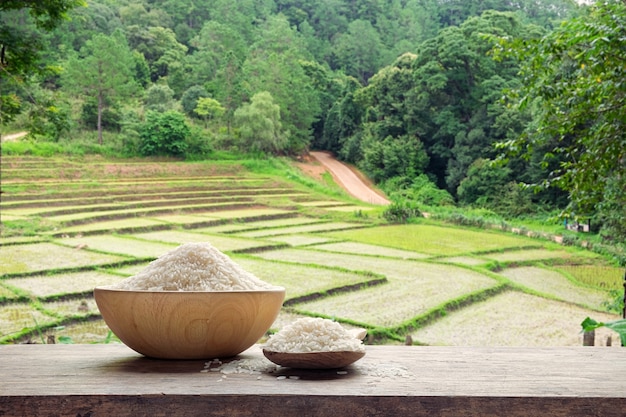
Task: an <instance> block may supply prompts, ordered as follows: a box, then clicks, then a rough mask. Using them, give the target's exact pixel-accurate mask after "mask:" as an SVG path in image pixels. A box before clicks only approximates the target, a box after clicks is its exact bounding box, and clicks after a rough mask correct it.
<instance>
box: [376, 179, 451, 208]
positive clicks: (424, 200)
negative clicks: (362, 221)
mask: <svg viewBox="0 0 626 417" xmlns="http://www.w3.org/2000/svg"><path fill="white" fill-rule="evenodd" d="M382 188H383V190H384V191H385V192H386V194H387V195H388V196H389V197H390V198H391V199H392V200H393V201H403V200H407V201H412V202H414V203H417V204H420V205H422V206H454V198H453V197H452V195H450V193H448V192H447V191H445V190H442V189H440V188H438V187H437V186H436V185H435V184H434V183H433V182H432V181H431V180H430V179H429V178H428V176H427V175H425V174H421V175H418V176H417V177H414V178H409V177H394V178H391V179H389V180H387V181H385V182H384V183H383V185H382Z"/></svg>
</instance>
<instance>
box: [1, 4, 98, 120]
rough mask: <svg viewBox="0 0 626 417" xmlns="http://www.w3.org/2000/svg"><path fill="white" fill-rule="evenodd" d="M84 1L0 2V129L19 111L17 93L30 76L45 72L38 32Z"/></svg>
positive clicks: (58, 23) (62, 20)
mask: <svg viewBox="0 0 626 417" xmlns="http://www.w3.org/2000/svg"><path fill="white" fill-rule="evenodd" d="M85 5H86V1H84V0H3V1H2V2H0V126H1V125H3V124H5V123H8V122H9V121H11V120H12V119H13V118H14V117H15V116H16V115H17V114H19V112H20V111H21V110H22V108H23V106H22V100H21V98H20V95H19V94H18V90H19V89H22V88H24V86H25V85H26V83H27V82H28V79H29V77H30V76H31V75H34V74H41V73H45V72H47V71H49V70H50V68H49V67H48V66H45V65H41V60H42V52H43V51H44V50H45V49H46V43H45V41H44V39H43V37H42V35H41V33H40V32H38V29H41V30H44V31H51V30H53V29H54V28H56V27H58V26H59V25H61V23H62V22H64V21H65V19H66V18H67V15H68V13H69V12H70V11H71V10H72V9H74V8H76V7H81V6H85Z"/></svg>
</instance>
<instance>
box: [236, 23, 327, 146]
mask: <svg viewBox="0 0 626 417" xmlns="http://www.w3.org/2000/svg"><path fill="white" fill-rule="evenodd" d="M309 57H310V55H309V54H308V53H307V51H306V49H305V48H304V43H303V41H302V38H301V37H300V36H299V34H298V33H297V31H295V30H294V29H293V28H291V27H289V23H288V21H287V20H286V19H285V18H284V17H282V16H279V17H274V18H271V19H269V20H268V21H267V22H266V23H265V25H264V26H263V27H262V28H261V32H260V34H259V39H258V40H257V42H255V44H254V45H252V47H251V50H250V54H249V56H248V58H247V59H246V61H245V62H244V64H243V66H242V74H243V79H244V80H245V81H244V82H243V88H244V90H245V91H246V92H247V93H248V94H249V95H253V94H255V93H257V92H259V91H268V92H269V93H270V94H271V96H272V98H273V100H274V101H275V102H276V104H277V105H278V106H279V108H280V112H281V114H280V119H281V122H282V123H283V125H284V128H285V129H284V130H285V131H288V132H289V137H288V140H289V146H288V148H289V151H290V152H292V153H296V152H300V151H302V150H304V149H306V148H307V147H308V145H309V143H310V140H311V136H312V125H313V123H314V122H315V121H316V119H317V118H318V117H319V114H320V93H319V92H318V91H317V90H316V89H315V87H314V85H313V80H312V79H311V78H310V77H309V76H308V75H307V73H306V71H305V69H304V66H305V64H306V63H307V62H308V61H309V59H308V58H309Z"/></svg>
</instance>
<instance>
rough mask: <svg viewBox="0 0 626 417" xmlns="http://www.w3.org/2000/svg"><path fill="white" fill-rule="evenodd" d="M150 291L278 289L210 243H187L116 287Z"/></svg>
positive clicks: (115, 286) (114, 286)
mask: <svg viewBox="0 0 626 417" xmlns="http://www.w3.org/2000/svg"><path fill="white" fill-rule="evenodd" d="M112 287H113V288H116V289H124V290H147V291H241V290H264V289H270V288H274V287H273V286H272V285H270V284H268V283H267V282H264V281H262V280H260V279H259V278H257V277H256V276H254V275H253V274H251V273H249V272H247V271H245V270H244V269H243V268H241V267H240V266H239V265H237V264H236V263H235V262H233V261H232V260H231V259H230V258H229V257H228V256H227V255H225V254H224V253H222V252H220V251H219V250H218V249H216V248H215V247H213V246H212V245H211V244H210V243H207V242H203V243H186V244H184V245H181V246H179V247H178V248H176V249H174V250H172V251H170V252H167V253H166V254H164V255H162V256H160V257H159V258H158V259H156V260H154V261H152V262H151V263H150V264H149V265H148V266H147V267H146V268H144V269H143V270H142V271H141V272H139V273H138V274H137V275H134V276H132V277H130V278H127V279H125V280H123V281H120V282H119V283H117V284H115V285H113V286H112Z"/></svg>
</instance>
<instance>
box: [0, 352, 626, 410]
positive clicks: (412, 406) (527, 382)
mask: <svg viewBox="0 0 626 417" xmlns="http://www.w3.org/2000/svg"><path fill="white" fill-rule="evenodd" d="M366 349H367V354H366V355H365V357H364V358H363V359H361V360H359V361H358V362H356V363H355V364H353V365H350V366H348V367H346V368H344V369H343V370H342V371H339V372H338V371H336V370H332V371H331V370H302V369H290V368H280V369H279V370H278V371H277V372H274V373H266V372H263V373H261V374H258V375H257V374H247V373H242V374H228V375H224V374H222V373H220V372H202V371H203V370H204V363H205V361H204V360H187V361H175V360H156V359H149V358H146V357H143V356H141V355H139V354H137V353H136V352H133V351H132V350H130V349H128V348H127V347H125V346H123V345H3V346H0V373H1V377H0V416H47V415H60V416H66V415H67V416H87V415H88V416H92V417H95V416H111V415H115V416H131V415H132V416H144V415H145V416H152V415H154V416H158V415H167V416H170V415H171V416H177V415H185V416H256V415H268V416H333V417H336V416H342V415H350V416H351V417H352V416H355V417H358V416H407V415H411V416H461V417H464V416H481V417H483V416H512V417H517V416H563V417H565V416H567V417H578V416H585V417H587V416H609V417H612V416H615V417H617V416H620V417H622V416H624V415H626V378H625V377H624V375H626V349H608V348H601V347H598V348H593V347H575V348H544V349H536V348H461V347H420V346H367V347H366ZM262 358H264V357H263V354H262V352H261V349H260V347H259V346H253V347H252V348H250V349H248V350H247V351H245V352H244V353H242V354H241V355H239V356H238V357H237V358H235V359H239V360H260V359H262ZM268 363H269V362H268Z"/></svg>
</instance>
